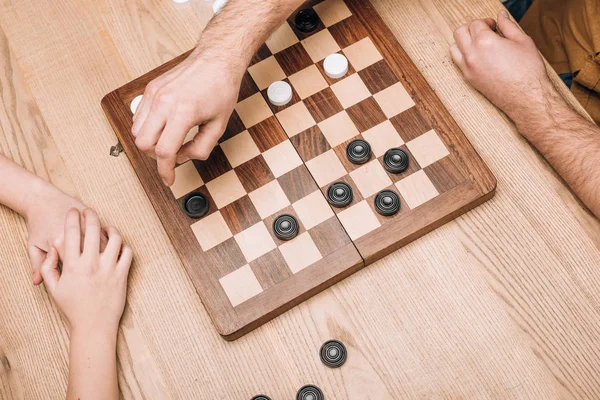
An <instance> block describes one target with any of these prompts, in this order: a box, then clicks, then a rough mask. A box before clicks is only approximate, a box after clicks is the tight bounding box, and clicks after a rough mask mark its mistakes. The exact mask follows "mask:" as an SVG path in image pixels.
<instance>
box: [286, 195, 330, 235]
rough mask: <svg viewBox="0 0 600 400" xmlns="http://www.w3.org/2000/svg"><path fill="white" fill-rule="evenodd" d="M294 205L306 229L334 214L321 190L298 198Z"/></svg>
mask: <svg viewBox="0 0 600 400" xmlns="http://www.w3.org/2000/svg"><path fill="white" fill-rule="evenodd" d="M293 207H294V210H296V213H297V214H298V217H299V218H300V220H301V221H302V224H303V225H304V228H305V229H311V228H313V227H315V226H317V225H319V224H320V223H321V222H323V221H326V220H328V219H329V218H331V217H333V216H334V214H333V210H332V209H331V207H330V206H329V203H327V200H325V197H324V196H323V193H321V191H320V190H316V191H314V192H313V193H311V194H309V195H308V196H306V197H304V198H302V199H300V200H298V201H297V202H295V203H294V204H293Z"/></svg>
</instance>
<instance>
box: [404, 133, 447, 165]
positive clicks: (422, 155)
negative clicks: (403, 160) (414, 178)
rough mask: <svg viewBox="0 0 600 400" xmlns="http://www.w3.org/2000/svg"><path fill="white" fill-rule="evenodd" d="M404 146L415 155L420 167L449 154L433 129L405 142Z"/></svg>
mask: <svg viewBox="0 0 600 400" xmlns="http://www.w3.org/2000/svg"><path fill="white" fill-rule="evenodd" d="M406 147H408V149H409V150H410V152H411V153H412V154H413V156H415V159H416V160H417V161H418V163H419V165H420V166H421V168H425V167H426V166H428V165H431V164H433V163H434V162H436V161H439V160H441V159H442V158H444V157H446V156H447V155H448V154H450V153H449V152H448V149H447V148H446V145H444V142H442V140H441V139H440V138H439V136H438V134H437V133H436V132H435V130H433V129H432V130H430V131H429V132H427V133H424V134H423V135H421V136H419V137H418V138H416V139H413V140H411V141H409V142H407V143H406Z"/></svg>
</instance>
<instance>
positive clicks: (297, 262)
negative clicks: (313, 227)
mask: <svg viewBox="0 0 600 400" xmlns="http://www.w3.org/2000/svg"><path fill="white" fill-rule="evenodd" d="M279 251H281V254H282V255H283V258H284V259H285V261H286V262H287V264H288V267H290V271H292V273H294V274H295V273H297V272H299V271H301V270H303V269H304V268H306V267H308V266H309V265H311V264H314V263H315V262H317V261H319V260H320V259H322V258H323V256H322V255H321V252H320V251H319V249H318V248H317V245H316V244H315V242H314V241H313V239H312V238H311V237H310V234H309V233H308V232H304V233H303V234H301V235H299V236H296V237H295V238H294V239H292V240H290V241H289V242H286V243H284V244H282V245H281V246H279Z"/></svg>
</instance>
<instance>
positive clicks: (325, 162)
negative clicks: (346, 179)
mask: <svg viewBox="0 0 600 400" xmlns="http://www.w3.org/2000/svg"><path fill="white" fill-rule="evenodd" d="M306 167H307V168H308V170H309V171H310V173H311V174H312V176H313V178H314V179H315V181H316V182H317V185H319V187H323V186H325V185H327V184H328V183H331V182H333V181H334V180H336V179H339V178H341V177H342V176H344V175H346V169H345V168H344V166H343V165H342V163H341V162H340V160H339V158H338V157H337V155H336V154H335V151H334V150H333V149H331V150H328V151H326V152H325V153H323V154H321V155H319V156H317V157H315V158H313V159H312V160H309V161H307V162H306Z"/></svg>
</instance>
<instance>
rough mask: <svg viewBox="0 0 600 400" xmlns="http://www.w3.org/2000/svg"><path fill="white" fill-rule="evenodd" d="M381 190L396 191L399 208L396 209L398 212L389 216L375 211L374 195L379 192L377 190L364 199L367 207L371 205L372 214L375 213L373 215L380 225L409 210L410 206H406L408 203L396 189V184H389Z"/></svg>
mask: <svg viewBox="0 0 600 400" xmlns="http://www.w3.org/2000/svg"><path fill="white" fill-rule="evenodd" d="M382 190H391V191H392V192H394V193H396V194H397V195H398V198H399V199H400V209H399V210H398V212H397V213H396V214H394V215H390V216H384V215H381V214H380V213H379V212H377V208H376V207H375V197H377V193H379V192H377V193H376V194H374V195H373V196H369V197H368V198H367V199H366V200H367V203H368V204H369V207H371V210H372V211H373V214H375V216H376V217H377V219H378V220H379V223H380V224H381V225H384V224H385V223H386V222H389V221H390V220H392V219H394V218H397V217H399V216H401V215H403V214H406V213H407V212H409V211H410V207H409V206H408V203H406V200H404V198H403V197H402V194H401V193H400V192H399V191H398V188H397V187H396V185H390V186H388V187H386V188H385V189H382ZM380 192H381V190H380Z"/></svg>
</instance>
